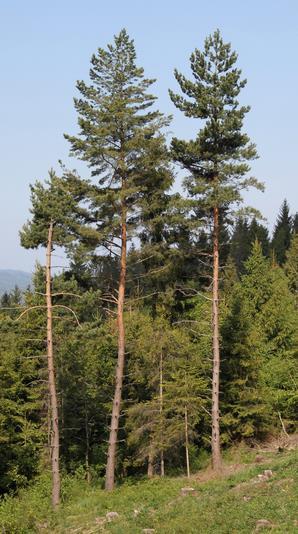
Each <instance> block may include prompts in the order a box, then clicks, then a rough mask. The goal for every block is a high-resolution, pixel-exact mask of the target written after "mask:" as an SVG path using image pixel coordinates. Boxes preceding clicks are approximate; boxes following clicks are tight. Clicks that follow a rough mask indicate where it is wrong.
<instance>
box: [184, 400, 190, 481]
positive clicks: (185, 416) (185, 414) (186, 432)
mask: <svg viewBox="0 0 298 534" xmlns="http://www.w3.org/2000/svg"><path fill="white" fill-rule="evenodd" d="M184 421H185V457H186V472H187V478H190V468H189V440H188V413H187V407H186V406H185V411H184Z"/></svg>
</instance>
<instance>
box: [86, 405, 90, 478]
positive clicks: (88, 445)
mask: <svg viewBox="0 0 298 534" xmlns="http://www.w3.org/2000/svg"><path fill="white" fill-rule="evenodd" d="M85 434H86V452H85V467H86V480H87V483H88V484H90V483H91V472H90V462H89V452H90V442H89V428H88V417H87V410H86V406H85Z"/></svg>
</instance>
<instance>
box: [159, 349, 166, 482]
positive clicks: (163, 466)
mask: <svg viewBox="0 0 298 534" xmlns="http://www.w3.org/2000/svg"><path fill="white" fill-rule="evenodd" d="M162 412H163V354H162V351H161V353H160V362H159V415H160V430H161V440H160V442H161V452H160V476H162V477H163V476H164V475H165V461H164V451H163V430H164V429H163V424H162V417H163V413H162Z"/></svg>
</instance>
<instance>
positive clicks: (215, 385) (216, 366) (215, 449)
mask: <svg viewBox="0 0 298 534" xmlns="http://www.w3.org/2000/svg"><path fill="white" fill-rule="evenodd" d="M213 218H214V226H213V293H212V341H213V372H212V439H211V445H212V466H213V469H215V470H219V469H220V468H221V452H220V429H219V372H220V350H219V321H218V316H219V310H218V279H219V210H218V207H215V208H214V210H213Z"/></svg>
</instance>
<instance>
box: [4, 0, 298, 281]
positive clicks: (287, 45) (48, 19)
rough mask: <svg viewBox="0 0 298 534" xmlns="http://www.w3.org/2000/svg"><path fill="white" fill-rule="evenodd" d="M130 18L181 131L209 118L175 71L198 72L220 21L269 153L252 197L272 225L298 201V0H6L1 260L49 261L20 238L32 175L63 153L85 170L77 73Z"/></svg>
mask: <svg viewBox="0 0 298 534" xmlns="http://www.w3.org/2000/svg"><path fill="white" fill-rule="evenodd" d="M123 27H125V28H126V29H127V31H128V33H129V35H130V37H132V38H133V39H134V40H135V46H136V51H137V58H138V64H139V65H140V66H142V67H144V69H145V74H146V76H148V77H153V78H156V79H157V82H156V84H155V86H154V89H153V91H154V93H155V94H156V95H157V97H158V106H159V109H160V110H161V111H163V112H164V113H166V114H172V115H173V121H172V124H171V127H170V131H171V133H172V134H173V135H175V136H177V137H179V138H191V137H192V136H194V135H195V133H196V131H197V130H198V129H199V125H198V123H197V121H193V120H190V119H187V118H185V117H184V116H183V115H182V114H181V112H180V111H178V110H176V109H175V107H174V106H173V104H172V103H171V101H170V99H169V97H168V88H172V89H174V90H176V89H178V87H177V84H176V81H175V79H174V77H173V70H174V68H175V67H176V68H177V69H178V70H179V71H181V72H183V73H185V74H189V56H190V54H191V52H192V51H193V50H194V48H202V46H203V43H204V39H205V37H206V36H207V35H209V34H210V33H212V32H213V31H214V30H215V29H217V28H219V29H220V31H221V33H222V35H223V38H224V41H228V42H231V44H232V48H233V49H234V50H236V51H237V53H238V66H239V67H240V68H241V69H242V72H243V76H244V77H245V78H247V80H248V83H247V86H246V88H245V89H244V90H243V93H242V96H241V102H243V103H245V104H249V105H250V106H251V111H250V113H249V114H248V116H247V118H246V121H245V130H246V131H247V133H248V134H249V136H250V137H251V139H252V141H254V142H255V143H256V145H257V148H258V153H259V159H258V160H256V161H255V162H254V163H253V165H252V174H253V175H254V176H256V177H257V178H258V179H259V180H261V181H263V182H264V183H265V186H266V191H265V193H260V192H253V193H249V194H247V195H246V197H245V203H246V204H249V205H253V206H254V207H256V208H257V209H260V210H261V211H262V213H263V214H264V216H265V217H266V219H267V225H268V228H269V229H272V225H273V224H274V220H275V218H276V215H277V212H278V210H279V207H280V205H281V203H282V201H283V199H284V198H287V199H288V201H289V204H290V207H291V211H292V212H295V211H297V208H298V206H297V197H298V195H297V193H298V186H297V176H296V172H297V170H296V168H297V163H296V157H297V156H296V155H297V149H298V147H297V124H298V106H297V87H298V69H297V50H298V2H297V0H258V1H257V0H250V1H249V2H244V1H242V2H241V1H240V0H209V2H206V0H205V1H202V0H188V2H181V1H177V0H150V2H144V1H142V0H110V1H109V2H107V1H101V0H84V1H81V0H80V1H78V0H59V1H58V0H51V1H40V0H26V2H24V0H6V1H5V0H0V44H1V46H0V75H1V92H0V94H1V96H0V146H1V157H0V183H1V195H0V203H1V205H0V250H1V254H0V269H9V268H11V269H20V270H25V271H32V269H33V268H34V264H35V262H36V260H37V259H38V260H39V261H41V262H43V251H27V250H24V249H22V248H21V247H20V244H19V236H18V232H19V230H20V228H21V227H22V225H23V224H24V222H25V221H26V220H27V219H28V217H29V208H30V190H29V184H30V183H33V182H34V181H35V180H36V179H39V180H43V179H45V178H46V176H47V173H48V170H49V169H50V168H51V167H53V168H54V169H56V170H57V171H58V170H59V165H58V160H62V161H63V162H64V163H65V164H66V165H67V166H68V167H71V168H79V169H80V172H81V171H82V168H81V167H80V165H79V164H78V163H77V161H76V160H75V159H70V158H69V146H68V143H67V141H66V140H65V139H64V137H63V133H69V134H73V133H76V131H77V117H76V112H75V110H74V107H73V97H74V96H75V95H76V89H75V84H76V80H78V79H83V80H85V81H86V82H88V73H89V67H90V57H91V55H92V54H93V53H94V52H96V50H97V48H98V47H105V46H106V45H107V44H108V43H110V42H112V41H113V36H114V35H115V34H117V33H119V31H120V30H121V28H123ZM83 172H84V173H86V171H85V169H83ZM85 176H86V177H87V173H86V175H85ZM61 262H63V259H61Z"/></svg>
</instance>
